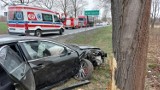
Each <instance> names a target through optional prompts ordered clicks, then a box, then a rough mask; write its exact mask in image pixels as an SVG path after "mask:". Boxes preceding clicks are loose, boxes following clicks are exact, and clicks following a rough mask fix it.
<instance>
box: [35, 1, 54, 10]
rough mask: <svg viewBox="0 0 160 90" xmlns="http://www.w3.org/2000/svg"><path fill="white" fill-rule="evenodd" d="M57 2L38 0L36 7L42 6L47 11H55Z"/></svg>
mask: <svg viewBox="0 0 160 90" xmlns="http://www.w3.org/2000/svg"><path fill="white" fill-rule="evenodd" d="M56 1H57V0H36V3H35V6H40V7H43V8H47V9H50V10H51V9H53V8H54V7H55V6H56V4H55V2H56Z"/></svg>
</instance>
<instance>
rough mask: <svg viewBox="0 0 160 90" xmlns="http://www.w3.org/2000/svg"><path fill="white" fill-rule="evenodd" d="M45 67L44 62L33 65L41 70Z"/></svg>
mask: <svg viewBox="0 0 160 90" xmlns="http://www.w3.org/2000/svg"><path fill="white" fill-rule="evenodd" d="M42 68H44V64H38V65H37V66H35V67H33V69H36V70H39V69H42Z"/></svg>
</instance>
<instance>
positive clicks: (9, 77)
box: [0, 36, 107, 90]
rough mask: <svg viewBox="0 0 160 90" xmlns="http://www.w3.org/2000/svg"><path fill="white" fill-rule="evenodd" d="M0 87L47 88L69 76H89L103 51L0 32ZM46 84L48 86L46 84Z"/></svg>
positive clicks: (10, 89) (18, 89)
mask: <svg viewBox="0 0 160 90" xmlns="http://www.w3.org/2000/svg"><path fill="white" fill-rule="evenodd" d="M0 39H1V40H0V90H40V89H45V88H46V89H49V88H51V86H54V85H56V84H58V83H60V82H63V81H66V80H68V79H70V78H72V77H74V78H75V79H78V80H87V79H90V78H91V75H92V72H93V69H94V67H96V66H99V65H101V64H103V63H104V59H105V57H107V54H106V53H104V52H103V51H102V50H101V49H100V48H95V47H90V46H78V45H72V44H70V45H69V44H62V43H58V42H54V41H52V40H49V39H42V38H36V37H25V36H24V37H20V36H7V37H6V36H0ZM47 87H48V88H47Z"/></svg>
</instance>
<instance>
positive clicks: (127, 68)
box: [111, 0, 151, 90]
mask: <svg viewBox="0 0 160 90" xmlns="http://www.w3.org/2000/svg"><path fill="white" fill-rule="evenodd" d="M111 4H112V22H113V35H112V40H113V41H112V43H113V53H114V58H115V60H116V63H117V68H116V70H115V78H114V79H115V81H116V82H115V84H116V87H117V89H120V90H144V83H145V72H146V60H147V49H148V34H149V26H148V25H149V17H150V8H151V0H111Z"/></svg>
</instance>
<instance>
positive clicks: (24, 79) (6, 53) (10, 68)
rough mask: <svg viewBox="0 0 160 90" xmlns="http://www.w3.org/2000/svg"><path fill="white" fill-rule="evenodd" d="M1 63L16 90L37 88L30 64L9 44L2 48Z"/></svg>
mask: <svg viewBox="0 0 160 90" xmlns="http://www.w3.org/2000/svg"><path fill="white" fill-rule="evenodd" d="M0 65H1V66H2V67H3V69H4V70H5V71H6V72H7V74H8V75H9V77H10V79H11V80H12V81H13V82H14V85H15V88H16V90H35V81H34V76H33V73H32V70H31V68H30V66H29V65H28V63H27V62H26V61H23V60H22V59H21V58H20V56H18V54H17V53H16V52H14V51H13V50H12V49H11V48H10V47H9V46H7V45H6V46H2V47H1V48H0Z"/></svg>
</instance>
